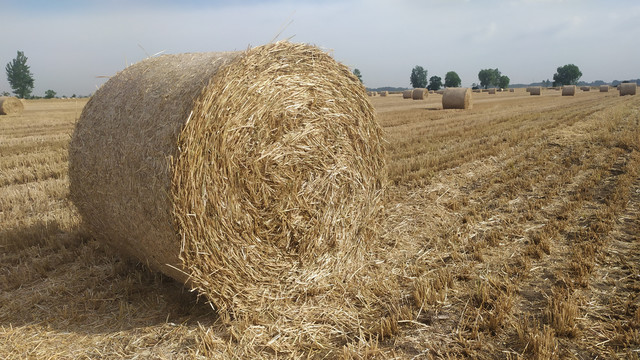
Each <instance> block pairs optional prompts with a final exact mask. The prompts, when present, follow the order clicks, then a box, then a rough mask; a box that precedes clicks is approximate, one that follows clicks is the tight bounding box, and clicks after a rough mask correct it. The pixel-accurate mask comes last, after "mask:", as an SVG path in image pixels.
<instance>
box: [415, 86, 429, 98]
mask: <svg viewBox="0 0 640 360" xmlns="http://www.w3.org/2000/svg"><path fill="white" fill-rule="evenodd" d="M427 96H429V93H428V92H427V89H421V88H417V89H413V91H412V92H411V98H412V99H413V100H424V99H425V98H426V97H427Z"/></svg>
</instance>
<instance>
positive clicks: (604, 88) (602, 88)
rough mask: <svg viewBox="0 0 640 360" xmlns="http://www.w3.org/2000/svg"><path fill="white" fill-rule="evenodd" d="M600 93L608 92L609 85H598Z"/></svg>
mask: <svg viewBox="0 0 640 360" xmlns="http://www.w3.org/2000/svg"><path fill="white" fill-rule="evenodd" d="M600 92H609V85H600Z"/></svg>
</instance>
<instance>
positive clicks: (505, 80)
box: [498, 75, 511, 89]
mask: <svg viewBox="0 0 640 360" xmlns="http://www.w3.org/2000/svg"><path fill="white" fill-rule="evenodd" d="M509 82H511V79H509V77H508V76H507V75H502V76H500V78H499V79H498V87H499V88H501V89H506V88H508V87H509Z"/></svg>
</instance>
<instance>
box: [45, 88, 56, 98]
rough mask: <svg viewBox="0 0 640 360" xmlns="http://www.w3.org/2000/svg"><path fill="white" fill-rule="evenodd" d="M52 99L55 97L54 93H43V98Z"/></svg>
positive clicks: (49, 91)
mask: <svg viewBox="0 0 640 360" xmlns="http://www.w3.org/2000/svg"><path fill="white" fill-rule="evenodd" d="M54 97H56V92H55V91H53V90H47V91H45V92H44V98H45V99H53V98H54Z"/></svg>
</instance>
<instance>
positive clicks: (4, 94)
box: [2, 91, 11, 96]
mask: <svg viewBox="0 0 640 360" xmlns="http://www.w3.org/2000/svg"><path fill="white" fill-rule="evenodd" d="M9 95H11V94H9V92H8V91H3V92H2V96H9Z"/></svg>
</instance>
